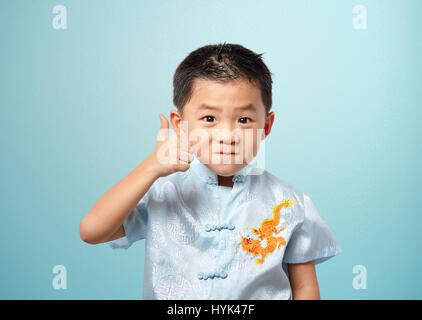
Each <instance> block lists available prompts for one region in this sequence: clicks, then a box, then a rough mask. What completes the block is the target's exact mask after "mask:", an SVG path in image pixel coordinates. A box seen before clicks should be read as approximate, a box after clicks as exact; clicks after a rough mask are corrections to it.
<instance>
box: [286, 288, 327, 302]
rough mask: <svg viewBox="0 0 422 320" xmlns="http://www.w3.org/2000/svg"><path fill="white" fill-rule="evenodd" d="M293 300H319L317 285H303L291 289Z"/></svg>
mask: <svg viewBox="0 0 422 320" xmlns="http://www.w3.org/2000/svg"><path fill="white" fill-rule="evenodd" d="M292 291H293V292H292V293H293V300H320V299H321V297H320V295H319V288H318V286H316V287H315V286H312V285H309V286H303V287H301V288H296V289H293V290H292Z"/></svg>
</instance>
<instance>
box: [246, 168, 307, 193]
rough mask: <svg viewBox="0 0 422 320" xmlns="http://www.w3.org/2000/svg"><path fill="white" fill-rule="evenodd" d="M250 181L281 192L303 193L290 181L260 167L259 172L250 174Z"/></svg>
mask: <svg viewBox="0 0 422 320" xmlns="http://www.w3.org/2000/svg"><path fill="white" fill-rule="evenodd" d="M251 183H257V184H260V185H261V186H263V187H267V188H270V189H273V190H275V191H281V192H283V193H292V194H296V195H301V194H302V193H303V192H302V191H301V190H299V189H298V188H296V187H295V186H294V185H293V184H291V183H290V182H288V181H286V180H283V179H281V178H279V177H277V176H275V175H274V174H272V173H271V172H269V171H268V170H266V169H262V173H261V174H257V175H251Z"/></svg>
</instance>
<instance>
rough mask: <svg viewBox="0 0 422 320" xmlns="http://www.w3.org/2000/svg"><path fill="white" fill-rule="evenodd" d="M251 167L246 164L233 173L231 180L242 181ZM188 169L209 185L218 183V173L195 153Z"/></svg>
mask: <svg viewBox="0 0 422 320" xmlns="http://www.w3.org/2000/svg"><path fill="white" fill-rule="evenodd" d="M249 168H252V166H251V165H250V164H247V165H246V166H244V167H243V168H242V169H240V170H239V171H238V172H236V173H235V174H234V175H233V178H232V181H233V182H234V183H242V182H245V179H246V177H247V176H248V174H247V173H248V170H249ZM189 170H190V171H192V172H194V173H196V174H197V176H198V177H199V178H200V179H201V180H202V181H204V182H205V183H207V184H210V185H218V175H217V174H216V173H215V172H214V171H212V170H211V169H210V168H208V167H207V166H206V165H205V164H203V163H202V162H201V161H200V160H199V159H198V158H197V157H196V156H195V155H194V159H193V160H192V162H191V163H190V168H189Z"/></svg>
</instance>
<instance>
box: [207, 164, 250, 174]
mask: <svg viewBox="0 0 422 320" xmlns="http://www.w3.org/2000/svg"><path fill="white" fill-rule="evenodd" d="M244 166H245V164H224V163H222V164H213V163H210V164H208V168H210V169H211V170H212V171H214V172H215V173H216V174H218V175H219V176H223V177H230V176H233V175H234V174H236V173H237V172H238V171H239V170H240V169H242V168H243V167H244Z"/></svg>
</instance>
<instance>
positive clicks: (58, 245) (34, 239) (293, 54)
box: [0, 0, 422, 299]
mask: <svg viewBox="0 0 422 320" xmlns="http://www.w3.org/2000/svg"><path fill="white" fill-rule="evenodd" d="M57 4H63V5H65V6H66V8H67V23H68V29H67V30H55V29H53V27H52V20H53V17H54V14H53V13H52V8H53V7H54V6H55V5H57ZM357 4H363V5H365V6H366V8H367V14H368V24H367V29H366V30H355V29H354V28H353V27H352V20H353V17H354V15H353V13H352V9H353V7H354V6H355V5H357ZM421 9H422V2H421V1H417V0H415V1H398V0H397V1H386V0H384V1H360V0H359V1H349V0H344V1H338V0H331V1H255V0H254V1H245V0H242V1H233V0H231V1H188V0H183V1H180V0H179V1H82V0H80V1H76V0H73V1H64V0H55V1H11V0H9V1H1V2H0V35H1V39H0V41H1V50H0V63H1V72H0V84H1V94H0V104H1V117H0V119H1V134H0V139H1V147H2V148H1V149H2V153H1V154H2V157H1V182H0V186H1V203H0V206H1V207H0V209H1V218H2V219H1V221H2V222H1V232H0V243H1V256H0V257H1V273H0V298H3V299H88V298H89V299H141V298H142V295H141V293H142V285H143V259H144V242H143V241H140V242H138V243H136V244H135V245H134V246H133V247H132V248H131V249H130V250H128V251H113V250H111V249H110V248H109V247H108V246H107V245H103V244H102V245H97V246H92V245H89V244H86V243H84V242H82V241H81V240H80V238H79V229H78V228H79V222H80V221H81V220H82V218H83V217H84V216H85V214H86V213H87V212H88V211H89V209H90V208H91V207H92V206H93V205H94V203H95V202H96V201H97V200H98V199H99V198H100V197H101V195H102V194H103V193H104V192H106V191H107V190H108V189H109V188H110V187H111V186H113V185H114V184H115V183H117V182H118V181H119V180H120V179H122V178H123V177H124V176H125V175H127V174H128V173H129V172H130V171H131V170H132V169H133V168H135V167H136V166H137V165H138V164H139V163H140V162H142V161H143V160H144V159H145V158H146V157H147V156H148V155H149V154H150V153H151V152H152V150H153V148H154V145H155V138H156V134H157V132H158V130H159V127H160V121H159V117H158V114H159V113H163V114H165V115H166V116H167V117H168V114H169V111H170V110H171V109H172V108H173V104H172V94H173V93H172V90H173V87H172V77H173V74H174V71H175V69H176V67H177V65H178V64H179V63H180V62H181V61H182V59H183V58H184V57H185V56H186V55H187V54H188V53H189V52H191V51H192V50H194V49H196V48H198V47H200V46H203V45H206V44H211V43H218V42H224V41H227V42H232V43H239V44H242V45H244V46H246V47H248V48H250V49H251V50H254V51H255V52H257V53H264V56H263V57H264V61H265V62H266V63H267V65H268V67H269V68H270V70H271V71H272V72H273V73H274V78H273V81H274V86H273V101H274V106H273V111H274V112H275V115H276V117H275V123H274V127H273V130H272V132H271V135H270V136H269V137H268V140H267V141H266V150H267V153H266V159H267V162H266V169H267V170H269V171H270V172H271V173H273V174H274V175H276V176H278V177H279V178H281V179H283V180H286V181H288V182H290V183H292V184H293V185H294V186H296V187H297V188H299V189H300V190H302V191H304V192H305V193H307V194H308V195H309V196H310V197H311V198H312V199H313V201H314V202H315V204H316V205H317V208H318V209H319V211H320V213H321V215H322V217H323V218H324V219H325V221H326V222H327V224H328V225H329V227H330V228H331V229H332V231H333V233H334V235H335V237H336V238H337V240H338V242H339V243H340V245H341V247H342V249H343V253H342V254H341V255H340V256H338V257H335V258H333V259H331V260H329V261H327V262H325V263H323V264H321V265H319V266H318V267H317V272H318V279H319V285H320V290H321V297H322V298H323V299H421V298H422V277H421V275H420V270H421V269H422V258H421V252H422V246H421V243H422V241H421V238H420V237H421V231H420V228H421V225H422V214H421V209H420V207H421V206H420V204H419V201H420V200H421V198H422V197H421V196H422V194H421V182H420V181H421V178H422V174H421V165H420V164H421V147H420V141H421V133H422V131H421V125H420V121H421V115H422V112H421V107H422V106H421V101H422V93H421V92H422V90H421V81H422V63H421V57H422V41H421V30H422V20H421V19H420V17H421ZM55 265H64V266H65V267H66V268H67V286H68V288H67V290H55V289H53V287H52V280H53V278H54V274H53V273H52V269H53V267H54V266H55ZM355 265H364V266H365V267H366V269H367V289H366V290H355V289H354V288H353V286H352V281H353V277H355V276H356V275H355V274H353V273H352V268H353V266H355Z"/></svg>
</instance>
